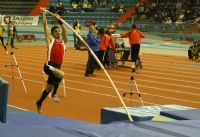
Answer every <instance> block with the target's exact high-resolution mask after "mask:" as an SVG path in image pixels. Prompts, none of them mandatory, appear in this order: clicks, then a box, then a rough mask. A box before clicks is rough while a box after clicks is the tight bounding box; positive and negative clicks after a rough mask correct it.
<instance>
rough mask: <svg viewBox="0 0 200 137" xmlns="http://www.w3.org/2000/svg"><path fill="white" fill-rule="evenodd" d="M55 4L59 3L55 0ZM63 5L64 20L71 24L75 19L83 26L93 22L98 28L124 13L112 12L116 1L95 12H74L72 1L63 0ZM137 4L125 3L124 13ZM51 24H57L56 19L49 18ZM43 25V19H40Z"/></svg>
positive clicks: (132, 2)
mask: <svg viewBox="0 0 200 137" xmlns="http://www.w3.org/2000/svg"><path fill="white" fill-rule="evenodd" d="M53 2H57V0H54V1H53ZM62 3H63V4H64V7H65V12H64V13H63V15H62V18H63V19H64V20H66V21H67V22H68V23H69V24H72V23H73V20H74V19H78V20H79V22H80V24H81V26H84V25H85V22H86V21H87V20H93V21H94V22H95V23H96V26H98V27H102V26H108V25H109V24H110V23H111V22H112V21H115V20H117V19H118V18H119V16H121V15H122V14H123V13H119V12H113V11H111V7H112V6H113V5H114V3H115V1H114V0H111V1H110V3H109V4H106V5H98V6H97V8H96V9H95V10H94V11H93V12H83V11H82V12H73V10H72V7H71V3H70V0H62ZM136 3H137V0H132V1H131V0H128V1H126V2H125V3H124V11H127V10H129V9H130V8H131V7H133V6H134V5H135V4H136ZM49 6H50V3H49V4H48V5H47V7H46V8H47V9H49ZM47 18H48V20H49V23H50V24H52V23H54V22H55V18H54V17H52V16H49V17H47ZM40 23H41V17H40Z"/></svg>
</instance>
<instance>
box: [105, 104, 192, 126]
mask: <svg viewBox="0 0 200 137" xmlns="http://www.w3.org/2000/svg"><path fill="white" fill-rule="evenodd" d="M188 109H193V108H191V107H186V106H180V105H174V104H171V105H159V106H143V107H128V111H129V112H130V114H131V116H132V118H133V120H134V121H149V120H152V118H154V117H156V116H158V115H160V112H161V111H165V112H168V111H175V110H188ZM160 119H161V117H160ZM123 120H128V116H127V114H126V112H125V110H124V108H123V107H118V108H102V109H101V124H107V123H110V122H114V121H123ZM166 120H167V117H165V121H166ZM171 120H173V118H168V121H171Z"/></svg>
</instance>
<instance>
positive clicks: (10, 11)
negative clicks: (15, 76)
mask: <svg viewBox="0 0 200 137" xmlns="http://www.w3.org/2000/svg"><path fill="white" fill-rule="evenodd" d="M38 1H39V0H31V1H27V0H1V1H0V7H1V8H0V13H1V14H2V15H28V14H29V12H30V11H31V10H32V9H33V8H34V7H35V5H36V4H37V3H38Z"/></svg>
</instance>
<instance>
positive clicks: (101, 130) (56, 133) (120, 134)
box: [0, 111, 200, 137]
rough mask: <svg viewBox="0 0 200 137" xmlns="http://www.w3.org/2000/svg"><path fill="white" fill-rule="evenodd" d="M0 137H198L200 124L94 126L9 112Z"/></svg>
mask: <svg viewBox="0 0 200 137" xmlns="http://www.w3.org/2000/svg"><path fill="white" fill-rule="evenodd" d="M7 118H8V119H7V123H4V124H2V123H0V137H190V136H191V137H199V135H200V130H199V129H200V120H196V121H195V120H187V121H174V122H155V121H146V122H128V121H120V122H114V123H110V124H93V123H88V122H82V121H77V120H72V119H67V118H61V117H48V116H44V115H39V114H36V113H32V112H20V111H11V112H10V111H9V112H8V117H7Z"/></svg>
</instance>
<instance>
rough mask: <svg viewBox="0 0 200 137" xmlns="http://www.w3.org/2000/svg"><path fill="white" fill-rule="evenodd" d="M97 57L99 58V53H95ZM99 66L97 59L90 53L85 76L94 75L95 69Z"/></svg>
mask: <svg viewBox="0 0 200 137" xmlns="http://www.w3.org/2000/svg"><path fill="white" fill-rule="evenodd" d="M94 53H95V54H96V56H97V57H98V53H99V51H94ZM96 64H97V62H96V60H95V58H94V57H93V56H92V54H91V53H90V52H89V51H88V62H87V66H86V71H85V75H89V74H93V73H94V67H95V65H96Z"/></svg>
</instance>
